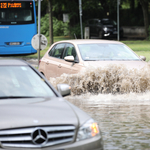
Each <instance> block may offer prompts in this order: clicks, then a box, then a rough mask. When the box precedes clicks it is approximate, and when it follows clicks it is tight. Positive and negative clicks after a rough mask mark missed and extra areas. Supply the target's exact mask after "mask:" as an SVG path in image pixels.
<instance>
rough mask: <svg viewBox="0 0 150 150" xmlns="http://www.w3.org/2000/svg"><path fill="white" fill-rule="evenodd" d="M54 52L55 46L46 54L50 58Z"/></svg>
mask: <svg viewBox="0 0 150 150" xmlns="http://www.w3.org/2000/svg"><path fill="white" fill-rule="evenodd" d="M54 50H55V46H53V47H52V49H51V50H50V51H49V52H48V55H49V56H52V55H53V52H54Z"/></svg>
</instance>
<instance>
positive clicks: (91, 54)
mask: <svg viewBox="0 0 150 150" xmlns="http://www.w3.org/2000/svg"><path fill="white" fill-rule="evenodd" d="M78 48H79V51H80V53H81V57H82V59H83V60H85V61H92V60H93V61H95V60H128V61H130V60H135V61H140V59H139V58H138V56H136V54H134V52H132V51H131V50H130V49H129V48H128V47H127V46H126V45H124V44H102V43H100V44H98V43H94V44H79V45H78Z"/></svg>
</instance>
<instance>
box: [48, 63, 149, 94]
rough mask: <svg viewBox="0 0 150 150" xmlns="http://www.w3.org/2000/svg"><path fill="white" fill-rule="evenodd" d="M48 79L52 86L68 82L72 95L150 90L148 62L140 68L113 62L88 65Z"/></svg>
mask: <svg viewBox="0 0 150 150" xmlns="http://www.w3.org/2000/svg"><path fill="white" fill-rule="evenodd" d="M49 81H50V83H51V84H52V85H53V86H54V87H56V85H57V84H58V83H66V84H69V85H70V86H71V87H72V94H73V95H81V94H86V93H93V94H100V93H102V94H104V93H112V94H116V93H119V94H124V93H141V92H147V91H150V63H148V64H147V65H146V66H145V67H144V68H142V69H140V70H138V69H128V68H127V67H126V66H123V65H114V64H113V65H108V66H106V67H105V68H93V67H89V68H87V69H86V70H85V71H84V72H81V73H78V74H62V75H61V76H60V77H57V78H50V80H49Z"/></svg>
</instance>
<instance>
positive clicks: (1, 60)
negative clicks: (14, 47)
mask: <svg viewBox="0 0 150 150" xmlns="http://www.w3.org/2000/svg"><path fill="white" fill-rule="evenodd" d="M4 65H9V66H14V65H17V66H22V65H23V66H28V64H27V63H26V62H25V61H23V60H19V59H9V58H8V59H7V58H0V66H4Z"/></svg>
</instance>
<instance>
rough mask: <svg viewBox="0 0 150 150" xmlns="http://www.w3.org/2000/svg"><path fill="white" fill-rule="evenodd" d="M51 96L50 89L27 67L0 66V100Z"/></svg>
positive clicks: (52, 94) (52, 93)
mask: <svg viewBox="0 0 150 150" xmlns="http://www.w3.org/2000/svg"><path fill="white" fill-rule="evenodd" d="M52 96H55V94H54V92H53V91H52V90H51V88H50V87H49V86H48V85H47V84H46V83H45V81H44V79H42V78H41V77H40V76H39V75H38V74H37V73H36V72H35V71H33V70H32V69H31V68H30V67H29V66H0V98H7V97H9V98H13V97H15V98H17V97H18V98H26V97H33V98H34V97H52Z"/></svg>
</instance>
